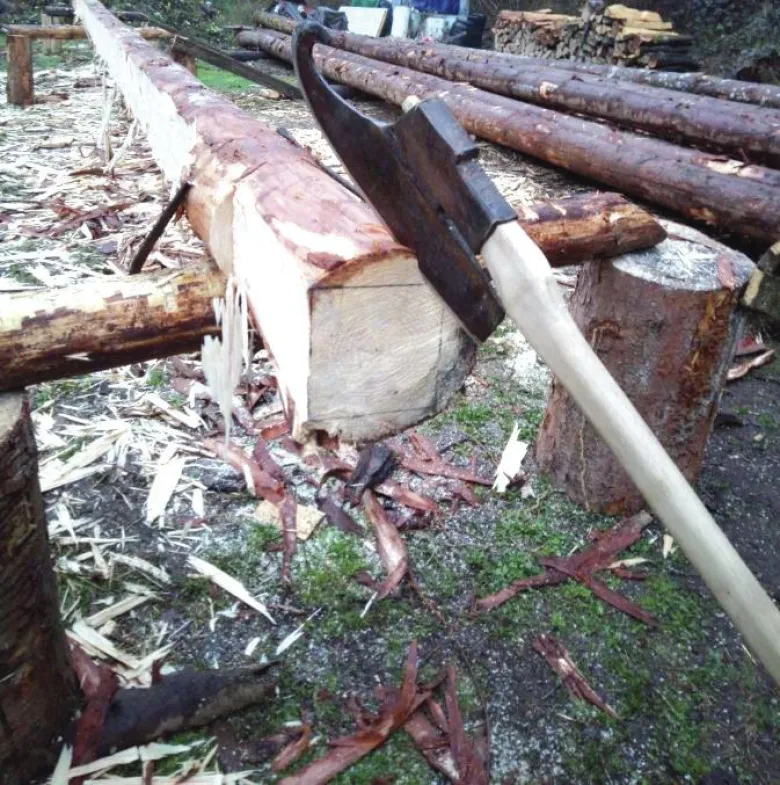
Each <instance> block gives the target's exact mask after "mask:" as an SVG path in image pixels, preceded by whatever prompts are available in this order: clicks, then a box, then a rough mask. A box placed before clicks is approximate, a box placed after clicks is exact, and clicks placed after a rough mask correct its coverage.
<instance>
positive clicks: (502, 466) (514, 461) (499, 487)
mask: <svg viewBox="0 0 780 785" xmlns="http://www.w3.org/2000/svg"><path fill="white" fill-rule="evenodd" d="M519 437H520V424H519V423H515V427H514V428H513V429H512V435H511V436H510V437H509V441H508V442H507V443H506V447H504V452H503V453H502V454H501V461H500V462H499V464H498V468H497V469H496V481H495V482H494V483H493V490H494V491H496V493H505V492H506V489H507V488H508V487H509V486H510V485H511V484H512V481H513V480H514V479H515V478H516V477H517V476H518V475H519V474H520V467H521V466H522V464H523V459H524V458H525V454H526V453H527V452H528V442H524V441H521V440H520V438H519Z"/></svg>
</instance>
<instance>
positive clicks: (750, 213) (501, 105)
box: [255, 30, 780, 242]
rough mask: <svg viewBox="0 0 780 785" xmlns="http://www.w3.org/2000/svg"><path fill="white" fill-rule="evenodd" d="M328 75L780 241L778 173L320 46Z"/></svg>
mask: <svg viewBox="0 0 780 785" xmlns="http://www.w3.org/2000/svg"><path fill="white" fill-rule="evenodd" d="M255 37H256V38H255V40H256V42H257V46H259V47H260V48H261V49H263V50H264V51H266V52H268V53H269V54H272V55H274V56H276V57H278V58H280V59H282V60H285V61H287V62H291V61H292V57H291V41H290V37H289V36H286V35H284V34H283V33H279V32H276V31H273V30H258V31H256V32H255ZM314 60H315V63H316V65H317V67H318V68H319V69H320V70H321V71H322V73H323V74H324V75H325V76H326V77H327V78H329V79H333V80H335V81H338V82H342V83H344V84H348V85H350V86H351V87H355V88H357V89H359V90H362V91H363V92H366V93H369V94H371V95H376V96H379V97H380V98H383V99H385V100H387V101H390V102H391V103H394V104H397V105H399V106H400V105H402V104H403V102H404V100H405V99H406V98H408V97H409V96H410V95H414V96H416V97H418V98H420V99H424V98H432V97H439V98H441V99H442V100H443V101H444V102H445V103H447V104H448V105H449V107H450V109H452V111H453V113H454V115H455V116H456V117H457V118H458V120H459V121H460V122H461V123H462V125H463V126H464V127H465V128H466V130H467V131H469V132H471V133H473V134H474V135H475V136H479V137H481V138H483V139H487V140H488V141H490V142H494V143H496V144H502V145H505V146H507V147H511V148H513V149H515V150H519V151H520V152H522V153H526V154H528V155H531V156H534V157H536V158H541V159H542V160H544V161H547V162H549V163H552V164H554V165H556V166H560V167H562V168H564V169H568V170H569V171H572V172H575V173H577V174H579V175H582V176H584V177H589V178H591V179H593V180H596V181H599V182H602V183H606V184H607V185H610V186H613V187H616V188H618V189H620V190H621V191H623V192H625V193H628V194H633V195H635V196H639V197H641V198H643V199H647V200H648V201H650V202H654V203H656V204H660V205H663V206H665V207H668V208H670V209H672V210H675V211H676V212H679V213H681V214H683V215H686V216H688V217H689V218H693V219H695V220H699V221H702V222H704V223H707V224H711V225H714V226H717V227H719V228H721V229H726V230H730V231H733V232H735V233H739V234H741V235H744V236H746V237H752V238H755V239H758V240H762V241H764V242H774V240H775V239H776V238H777V237H778V236H780V188H776V187H773V185H772V184H773V183H777V181H778V173H777V172H776V171H774V170H771V169H765V168H762V167H757V166H747V165H744V164H742V163H740V162H737V161H724V160H723V159H722V158H719V157H717V156H714V155H708V154H706V153H702V152H699V151H698V150H690V149H686V148H683V147H677V146H675V145H672V144H669V143H668V142H663V141H660V140H657V139H652V138H648V137H644V136H640V135H638V134H634V133H631V132H628V131H619V130H616V129H615V128H612V127H610V126H608V125H603V124H601V123H596V122H593V121H589V120H583V119H580V118H578V117H572V116H570V115H565V114H562V113H560V112H554V111H552V110H550V109H544V108H542V107H539V106H533V105H531V104H525V103H521V102H519V101H514V100H512V99H511V98H506V97H505V96H499V95H493V94H492V93H486V92H484V91H483V90H478V89H477V88H474V87H468V86H463V85H458V84H455V83H454V82H449V81H446V80H444V79H440V78H438V77H435V76H429V75H427V74H421V73H417V72H415V71H410V70H408V69H405V68H400V67H399V66H392V65H388V64H386V63H381V62H378V61H377V60H371V59H368V58H365V57H362V56H360V55H355V54H351V53H349V52H342V51H340V50H338V49H334V48H333V47H329V46H322V45H319V44H318V45H317V46H315V47H314Z"/></svg>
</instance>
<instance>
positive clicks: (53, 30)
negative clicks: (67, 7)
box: [7, 25, 173, 41]
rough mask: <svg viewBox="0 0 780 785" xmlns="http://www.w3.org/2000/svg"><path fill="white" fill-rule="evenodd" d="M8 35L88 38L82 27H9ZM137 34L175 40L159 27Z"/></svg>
mask: <svg viewBox="0 0 780 785" xmlns="http://www.w3.org/2000/svg"><path fill="white" fill-rule="evenodd" d="M7 31H8V35H23V36H25V37H26V38H56V39H59V40H60V41H76V40H79V39H81V38H86V37H87V31H86V30H85V29H84V28H83V27H82V26H81V25H49V26H48V27H44V26H42V25H8V27H7ZM136 33H138V35H140V36H141V38H145V39H146V40H148V41H155V40H158V39H167V38H173V34H172V33H169V32H168V31H167V30H161V29H160V28H159V27H139V28H137V30H136Z"/></svg>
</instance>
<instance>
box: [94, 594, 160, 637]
mask: <svg viewBox="0 0 780 785" xmlns="http://www.w3.org/2000/svg"><path fill="white" fill-rule="evenodd" d="M149 599H151V596H150V595H146V596H143V595H140V594H131V595H129V596H128V597H125V598H123V599H121V600H119V602H115V603H114V604H113V605H109V606H108V608H104V609H103V610H102V611H98V612H97V613H93V614H92V615H91V616H88V617H87V618H86V619H84V621H85V622H86V623H87V624H88V625H89V626H90V627H94V628H95V629H97V628H98V627H101V626H102V625H103V624H105V623H106V622H107V621H110V620H111V619H115V618H117V616H122V615H123V614H125V613H129V612H130V611H131V610H133V609H134V608H137V607H138V606H139V605H143V603H145V602H146V601H147V600H149Z"/></svg>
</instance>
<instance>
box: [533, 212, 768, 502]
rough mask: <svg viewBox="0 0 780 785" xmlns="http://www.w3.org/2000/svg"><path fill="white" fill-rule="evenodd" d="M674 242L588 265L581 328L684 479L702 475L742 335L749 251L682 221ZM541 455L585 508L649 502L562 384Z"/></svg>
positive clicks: (578, 293) (672, 229)
mask: <svg viewBox="0 0 780 785" xmlns="http://www.w3.org/2000/svg"><path fill="white" fill-rule="evenodd" d="M665 226H666V229H667V232H668V235H669V236H668V239H667V240H665V241H664V242H662V243H660V244H659V245H657V246H655V247H654V248H651V249H649V250H646V251H639V252H636V253H631V254H626V255H625V256H621V257H618V258H616V259H614V260H612V261H610V262H605V263H602V264H601V265H600V266H596V265H587V266H586V267H584V268H583V269H582V271H581V273H580V276H579V280H578V281H577V287H576V289H575V291H574V294H573V296H572V300H571V305H570V307H571V311H572V315H573V316H574V319H575V321H576V322H577V325H578V326H579V328H580V329H581V330H582V332H583V333H584V335H585V336H586V338H587V339H588V340H589V342H590V343H591V345H592V346H593V349H594V351H595V352H596V354H597V355H598V356H599V358H600V359H601V360H602V362H603V363H604V364H605V365H606V367H607V369H608V370H609V371H610V373H611V374H612V376H613V377H614V378H615V380H616V381H617V382H618V384H619V385H620V386H621V387H622V388H623V390H625V392H626V394H627V395H628V397H629V398H630V399H631V401H632V403H633V404H634V406H636V408H637V410H638V411H639V413H640V414H641V415H642V416H643V417H644V419H645V421H646V422H647V424H648V425H649V426H650V428H651V429H652V430H653V432H654V433H655V435H656V436H657V437H658V438H659V440H660V441H661V443H662V444H663V446H664V447H665V448H666V450H667V452H668V453H669V455H670V456H671V457H672V458H673V459H674V460H675V462H676V463H677V465H678V467H679V469H680V470H681V471H682V473H683V474H684V475H685V476H686V478H687V479H688V480H689V481H691V482H695V480H696V478H697V477H698V474H699V470H700V468H701V463H702V459H703V457H704V450H705V448H706V446H707V439H708V438H709V434H710V431H711V428H712V423H713V420H714V418H715V414H716V412H717V408H718V402H719V400H720V395H721V392H722V390H723V386H724V384H725V381H726V372H727V370H728V367H729V363H730V360H731V357H732V354H733V349H734V345H735V342H736V339H737V337H738V335H739V333H740V329H741V324H742V318H741V316H740V314H739V311H738V310H737V306H738V304H739V300H740V294H741V291H742V289H743V288H744V285H745V283H746V282H747V281H748V279H749V278H750V275H751V273H752V271H753V269H754V266H753V263H752V262H751V261H750V260H749V259H748V258H747V257H746V256H744V255H742V254H740V253H737V252H736V251H732V250H731V249H730V248H727V247H726V246H724V245H722V244H720V243H718V242H716V241H714V240H712V239H710V238H709V237H707V236H706V235H704V234H702V233H701V232H697V231H695V230H694V229H690V228H688V227H685V226H681V225H678V224H671V223H667V224H665ZM536 457H537V460H538V461H539V464H540V466H541V468H542V470H543V471H544V472H546V473H548V474H550V475H551V477H552V479H553V481H554V483H555V484H556V485H557V486H558V487H560V488H562V489H563V490H565V491H566V493H567V494H568V495H569V496H570V497H571V498H572V499H573V500H575V501H577V502H578V503H580V504H582V505H583V506H584V507H585V508H586V509H588V510H594V511H596V510H598V511H602V512H607V513H609V514H614V515H617V514H621V513H631V512H635V511H637V510H639V509H641V508H642V507H643V506H644V504H645V502H644V500H643V498H642V496H641V495H640V494H639V492H638V491H637V489H636V487H635V486H634V484H633V483H632V482H631V480H630V478H629V477H628V474H627V473H626V472H625V471H624V470H623V469H622V468H621V466H620V464H619V463H618V462H617V460H616V459H615V458H614V457H613V455H612V452H611V451H610V450H609V448H608V447H607V446H606V444H605V443H604V442H603V441H602V440H601V438H600V437H599V436H598V435H597V434H596V432H595V431H594V430H593V428H592V426H591V425H590V424H589V423H587V422H586V421H585V419H584V417H583V415H582V413H581V412H580V410H579V408H578V407H577V406H576V405H575V404H574V402H573V401H572V400H571V398H570V397H569V395H568V393H566V391H565V390H564V389H563V387H562V386H561V385H560V384H558V383H557V382H554V383H553V390H552V393H551V396H550V399H549V401H548V404H547V412H546V414H545V418H544V421H543V423H542V428H541V431H540V433H539V438H538V441H537V444H536Z"/></svg>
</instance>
